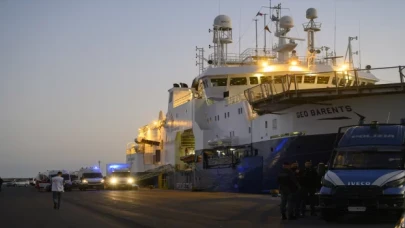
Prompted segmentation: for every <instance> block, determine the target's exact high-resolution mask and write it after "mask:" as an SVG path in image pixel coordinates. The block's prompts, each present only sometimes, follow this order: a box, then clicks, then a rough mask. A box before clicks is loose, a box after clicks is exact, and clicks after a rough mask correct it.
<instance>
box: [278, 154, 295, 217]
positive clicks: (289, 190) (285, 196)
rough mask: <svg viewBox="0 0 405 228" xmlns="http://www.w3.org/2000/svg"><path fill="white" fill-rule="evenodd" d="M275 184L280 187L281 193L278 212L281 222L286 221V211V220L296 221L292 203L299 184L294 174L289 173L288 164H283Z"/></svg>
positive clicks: (293, 203)
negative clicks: (279, 212)
mask: <svg viewBox="0 0 405 228" xmlns="http://www.w3.org/2000/svg"><path fill="white" fill-rule="evenodd" d="M277 182H278V184H279V186H280V193H281V204H280V211H281V216H282V220H286V219H287V215H286V212H287V210H288V219H289V220H294V219H296V217H295V216H294V209H295V206H296V205H295V202H294V194H295V193H297V191H298V189H299V184H298V181H297V178H296V177H295V174H294V173H293V172H292V171H291V168H290V164H289V163H288V162H284V164H283V169H282V170H281V171H280V173H279V175H278V178H277Z"/></svg>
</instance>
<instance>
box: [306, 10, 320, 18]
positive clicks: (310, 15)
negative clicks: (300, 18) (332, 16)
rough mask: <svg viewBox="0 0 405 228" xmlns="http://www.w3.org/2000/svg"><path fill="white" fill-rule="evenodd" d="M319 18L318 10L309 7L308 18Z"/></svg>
mask: <svg viewBox="0 0 405 228" xmlns="http://www.w3.org/2000/svg"><path fill="white" fill-rule="evenodd" d="M315 18H318V12H317V11H316V9H315V8H309V9H307V19H310V20H312V19H315Z"/></svg>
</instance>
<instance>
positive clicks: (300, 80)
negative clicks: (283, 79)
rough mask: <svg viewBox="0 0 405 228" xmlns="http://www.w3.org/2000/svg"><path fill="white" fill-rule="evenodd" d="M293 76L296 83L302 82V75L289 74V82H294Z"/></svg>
mask: <svg viewBox="0 0 405 228" xmlns="http://www.w3.org/2000/svg"><path fill="white" fill-rule="evenodd" d="M295 78H297V83H301V82H302V76H301V75H300V76H298V75H297V76H294V75H293V76H291V82H292V83H294V82H295Z"/></svg>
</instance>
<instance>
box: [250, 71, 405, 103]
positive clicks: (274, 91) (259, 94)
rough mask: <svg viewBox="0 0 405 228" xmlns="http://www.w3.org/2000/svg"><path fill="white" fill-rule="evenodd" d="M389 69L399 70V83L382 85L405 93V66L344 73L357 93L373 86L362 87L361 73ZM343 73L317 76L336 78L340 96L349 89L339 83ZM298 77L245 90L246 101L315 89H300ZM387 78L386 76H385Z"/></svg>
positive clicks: (293, 76) (272, 81) (286, 76)
mask: <svg viewBox="0 0 405 228" xmlns="http://www.w3.org/2000/svg"><path fill="white" fill-rule="evenodd" d="M389 69H398V72H399V82H390V83H382V84H396V85H398V84H399V85H400V86H401V88H402V90H403V91H405V83H404V82H405V75H404V73H403V70H404V69H405V66H395V67H380V68H368V69H356V70H348V71H345V72H344V73H345V74H347V75H351V76H352V77H354V78H353V80H354V83H353V84H352V85H350V88H352V89H353V88H357V92H359V90H360V89H361V88H367V87H370V86H372V85H373V84H372V85H370V84H368V85H361V84H360V78H359V76H358V73H359V72H367V73H370V71H373V70H389ZM340 73H342V72H338V71H330V72H317V73H316V74H331V75H332V77H334V80H335V83H334V85H333V88H334V89H335V91H336V93H337V94H338V93H339V92H340V91H342V90H345V89H347V88H348V86H347V85H343V86H342V85H340V84H339V83H337V82H338V79H339V78H341V77H340V76H339V74H340ZM300 75H302V74H300ZM295 76H296V75H294V74H293V75H285V76H282V77H281V82H280V79H278V81H277V82H275V80H270V81H268V82H266V83H262V84H260V85H257V86H255V87H252V88H249V89H247V90H245V92H244V95H245V97H246V99H247V100H248V101H249V103H250V104H252V103H255V102H257V101H260V100H268V99H270V100H271V99H273V98H274V96H275V95H282V94H286V96H287V93H286V92H291V91H294V92H295V93H296V94H298V92H299V91H300V90H301V91H302V90H309V89H313V88H306V89H300V88H299V86H298V83H297V80H294V79H296V77H295ZM384 76H385V75H384ZM381 81H388V80H382V79H381ZM325 88H331V87H330V84H327V85H325ZM289 94H290V93H289Z"/></svg>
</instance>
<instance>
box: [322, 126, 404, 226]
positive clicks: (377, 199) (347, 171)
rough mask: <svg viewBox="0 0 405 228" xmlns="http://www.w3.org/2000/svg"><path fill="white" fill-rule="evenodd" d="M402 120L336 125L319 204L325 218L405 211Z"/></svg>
mask: <svg viewBox="0 0 405 228" xmlns="http://www.w3.org/2000/svg"><path fill="white" fill-rule="evenodd" d="M404 140H405V120H404V119H403V120H402V121H401V124H379V123H378V122H376V121H373V122H372V123H371V124H362V125H356V126H346V127H341V128H339V132H338V138H337V140H336V143H335V149H334V151H333V153H332V155H331V159H330V160H329V164H328V170H327V171H326V173H325V175H324V177H323V178H322V188H321V191H320V193H319V206H320V207H321V213H322V217H323V218H324V219H325V220H327V221H328V220H333V219H336V217H337V215H341V214H345V213H352V212H353V213H365V212H370V211H376V210H377V211H378V210H391V211H395V212H398V213H401V212H402V211H403V210H404V208H405V207H404V205H405V204H404V191H405V186H404V184H405V166H404V158H405V147H404Z"/></svg>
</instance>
